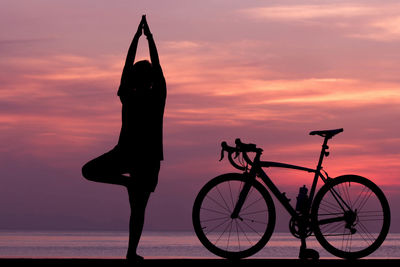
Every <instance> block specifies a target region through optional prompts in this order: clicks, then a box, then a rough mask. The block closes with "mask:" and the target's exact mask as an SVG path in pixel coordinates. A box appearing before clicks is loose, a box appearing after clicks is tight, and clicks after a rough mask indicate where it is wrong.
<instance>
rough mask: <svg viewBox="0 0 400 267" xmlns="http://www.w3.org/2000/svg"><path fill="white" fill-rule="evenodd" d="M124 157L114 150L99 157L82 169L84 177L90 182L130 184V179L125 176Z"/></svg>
mask: <svg viewBox="0 0 400 267" xmlns="http://www.w3.org/2000/svg"><path fill="white" fill-rule="evenodd" d="M122 160H123V157H121V155H120V154H119V152H118V151H117V150H116V149H113V150H111V151H109V152H107V153H105V154H103V155H101V156H100V157H97V158H95V159H93V160H91V161H89V162H88V163H86V164H85V165H84V166H83V167H82V175H83V177H85V178H86V179H87V180H89V181H94V182H100V183H108V184H116V185H124V186H126V185H127V184H128V182H129V177H127V176H124V175H123V173H125V172H126V170H124V167H123V166H124V164H123V162H122Z"/></svg>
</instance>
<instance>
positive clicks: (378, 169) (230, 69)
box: [0, 0, 400, 231]
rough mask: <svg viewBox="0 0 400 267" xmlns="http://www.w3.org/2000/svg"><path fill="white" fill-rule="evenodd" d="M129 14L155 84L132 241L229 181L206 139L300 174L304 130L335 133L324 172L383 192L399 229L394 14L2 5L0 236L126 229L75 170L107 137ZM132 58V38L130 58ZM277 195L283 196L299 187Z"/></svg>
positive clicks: (294, 8) (285, 183)
mask: <svg viewBox="0 0 400 267" xmlns="http://www.w3.org/2000/svg"><path fill="white" fill-rule="evenodd" d="M142 14H147V18H148V22H149V25H150V28H151V30H152V32H153V35H154V38H155V41H156V44H157V47H158V51H159V54H160V61H161V65H162V67H163V70H164V74H165V77H166V80H167V86H168V99H167V106H166V111H165V120H164V124H165V130H164V143H165V148H164V149H165V158H166V160H165V161H164V162H163V165H162V171H161V173H160V182H159V186H158V188H157V191H156V194H154V195H153V196H152V199H151V201H150V204H149V209H148V216H147V218H148V219H147V222H146V223H147V225H146V229H153V230H154V229H156V230H167V229H191V217H190V216H191V207H192V204H193V200H194V198H195V196H196V194H197V192H198V190H199V189H200V188H201V186H202V185H203V184H204V183H205V182H206V181H208V180H209V179H211V178H212V177H214V176H216V175H218V174H221V173H223V172H228V171H234V170H233V168H230V167H229V164H228V163H227V162H222V163H220V162H218V159H219V149H220V147H219V144H220V142H221V141H223V140H226V141H228V142H229V143H231V144H232V143H233V141H234V139H235V138H237V137H240V138H241V139H242V140H243V141H247V142H252V143H256V144H258V145H259V146H261V147H263V148H264V151H265V152H264V156H263V159H265V160H276V161H283V162H288V163H293V164H298V165H305V166H308V167H315V165H316V160H317V158H318V153H319V149H320V142H321V139H320V138H318V137H311V136H309V135H308V133H309V131H311V130H319V129H330V128H342V127H343V128H344V132H343V133H341V134H340V135H338V136H337V137H335V138H334V139H333V141H331V155H332V157H329V158H328V159H327V160H326V163H325V169H326V170H327V171H328V173H329V174H330V175H331V176H338V175H341V174H348V173H355V174H360V175H363V176H366V177H369V178H370V179H371V180H373V181H374V182H375V183H377V184H378V185H380V186H382V188H383V189H384V190H385V192H386V194H387V196H388V199H389V202H390V203H391V207H392V213H393V219H392V220H393V222H392V225H393V227H392V230H393V231H399V230H400V228H396V223H395V222H396V221H398V220H399V217H398V216H397V213H398V211H399V210H398V209H399V208H398V206H399V205H398V203H400V180H399V175H398V174H399V170H400V152H399V151H400V135H399V130H400V126H399V119H400V118H399V114H400V105H399V104H400V90H399V86H400V80H399V75H398V70H399V69H400V66H399V65H400V63H399V62H400V60H399V59H400V58H399V54H398V52H399V43H400V27H399V25H400V16H399V15H398V14H400V4H398V3H397V1H385V4H384V5H382V1H365V0H362V1H361V0H360V1H333V0H332V1H239V0H238V1H232V0H229V1H227V0H226V1H225V0H221V1H212V0H206V1H185V0H182V1H163V0H159V1H118V2H117V3H114V2H111V1H96V3H95V2H94V1H71V0H69V1H50V0H49V1H42V0H38V1H11V0H6V1H3V3H2V8H1V10H0V25H2V26H1V27H0V55H1V61H0V73H1V74H0V90H1V94H0V128H1V131H0V143H1V144H2V145H1V147H0V151H1V153H0V158H1V159H0V162H1V163H0V164H1V165H0V168H1V169H0V170H1V174H2V179H1V186H0V213H1V214H2V220H1V221H0V229H10V228H13V229H25V228H35V229H39V228H42V229H56V228H61V229H110V230H113V229H121V230H126V229H127V221H128V216H129V209H128V202H127V201H128V199H127V194H126V192H125V190H124V189H123V188H121V187H117V186H109V185H103V184H95V183H90V182H88V181H86V180H84V179H83V178H82V176H81V173H80V169H81V166H82V165H83V164H84V163H85V162H86V161H88V160H90V159H91V158H93V157H96V156H98V155H100V154H101V153H104V152H106V151H107V150H109V149H111V148H112V147H113V146H114V145H115V144H116V141H117V139H118V134H119V129H120V109H121V104H120V102H119V99H118V97H117V96H116V91H117V88H118V85H119V80H120V74H121V70H122V67H123V62H124V60H125V55H126V52H127V49H128V46H129V43H130V41H131V38H132V36H133V34H134V32H135V30H136V27H137V24H138V23H139V21H140V17H141V15H142ZM147 54H148V51H147V46H146V42H145V39H141V42H140V44H139V50H138V55H137V59H142V58H148V55H147ZM276 182H277V185H278V186H279V185H281V186H282V189H283V190H284V191H287V192H288V193H291V195H292V196H291V198H292V199H295V195H296V194H297V190H298V187H299V186H302V185H303V184H307V185H308V184H310V183H311V177H309V176H306V177H303V176H298V175H296V174H293V173H289V174H287V175H286V173H285V175H283V176H282V177H281V179H278V180H277V181H276ZM396 204H397V205H396ZM276 206H277V208H278V209H280V208H281V207H280V204H279V203H277V202H276ZM285 219H286V218H285V217H284V219H282V220H285ZM283 224H284V225H285V227H283V228H282V229H279V230H284V231H285V230H287V227H286V225H287V222H284V223H283Z"/></svg>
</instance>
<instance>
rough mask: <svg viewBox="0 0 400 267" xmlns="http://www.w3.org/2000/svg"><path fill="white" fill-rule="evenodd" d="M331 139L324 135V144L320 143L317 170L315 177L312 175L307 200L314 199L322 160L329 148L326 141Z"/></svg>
mask: <svg viewBox="0 0 400 267" xmlns="http://www.w3.org/2000/svg"><path fill="white" fill-rule="evenodd" d="M330 138H331V137H330V136H328V135H326V136H324V142H323V143H322V148H321V154H320V155H319V160H318V165H317V168H316V170H315V175H314V181H313V184H312V187H311V190H310V195H309V199H313V198H314V193H315V189H316V187H317V181H318V178H319V174H320V172H321V169H322V161H323V160H324V157H325V156H327V155H328V152H327V151H326V150H327V149H328V148H329V147H328V140H329V139H330Z"/></svg>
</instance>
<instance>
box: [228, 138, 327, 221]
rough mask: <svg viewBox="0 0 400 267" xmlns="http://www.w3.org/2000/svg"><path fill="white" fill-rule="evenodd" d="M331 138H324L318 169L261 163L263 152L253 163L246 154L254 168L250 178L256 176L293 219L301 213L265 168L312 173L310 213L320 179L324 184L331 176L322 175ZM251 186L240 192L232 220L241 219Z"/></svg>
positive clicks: (247, 185) (245, 157) (258, 154)
mask: <svg viewBox="0 0 400 267" xmlns="http://www.w3.org/2000/svg"><path fill="white" fill-rule="evenodd" d="M328 139H329V138H324V142H323V144H322V149H321V153H320V157H319V160H318V165H317V168H316V169H310V168H306V167H301V166H296V165H291V164H286V163H280V162H272V161H261V160H260V156H261V153H262V152H261V151H258V152H257V154H256V156H255V157H254V160H253V162H252V161H251V160H250V159H249V157H248V155H247V154H246V153H243V157H244V159H245V160H246V162H248V163H251V165H252V167H251V169H250V171H249V173H248V174H249V175H250V178H252V179H255V177H256V176H258V177H259V178H260V179H261V180H262V181H263V182H264V183H265V185H266V186H267V187H268V188H269V189H270V191H271V192H272V193H273V194H274V195H275V197H276V198H277V199H278V201H279V202H280V203H281V204H282V205H283V206H284V208H285V209H286V210H287V211H288V213H289V214H290V215H291V216H292V217H293V218H298V217H299V213H297V212H296V210H295V209H294V208H293V207H292V205H291V204H290V203H289V199H288V198H287V197H286V195H285V193H282V192H281V191H280V190H279V189H278V187H276V185H275V184H274V183H273V182H272V180H271V178H269V176H268V175H267V174H266V173H265V172H264V170H263V168H269V167H276V168H285V169H294V170H300V171H305V172H312V173H315V174H314V179H313V182H312V186H311V190H310V195H309V202H308V206H307V213H309V210H310V207H311V203H312V201H313V198H314V194H315V190H316V187H317V183H318V178H321V179H322V180H323V181H324V182H326V181H327V180H328V179H329V176H328V175H327V174H326V177H325V176H324V175H323V174H322V173H321V170H322V162H323V159H324V157H325V156H328V155H329V152H327V149H328V148H329V147H328V146H327V143H328ZM250 187H251V184H250V183H246V184H245V185H244V186H243V189H242V191H241V192H240V195H239V199H238V202H237V204H236V206H235V209H234V211H233V213H232V215H231V217H232V218H238V217H239V212H240V210H241V208H242V205H243V203H244V200H245V198H246V196H247V194H248V192H249V190H250Z"/></svg>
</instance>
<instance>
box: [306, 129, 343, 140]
mask: <svg viewBox="0 0 400 267" xmlns="http://www.w3.org/2000/svg"><path fill="white" fill-rule="evenodd" d="M341 132H343V128H340V129H335V130H324V131H312V132H310V135H319V136H322V137H325V138H328V139H330V138H332V137H334V136H335V135H337V134H338V133H341Z"/></svg>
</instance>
